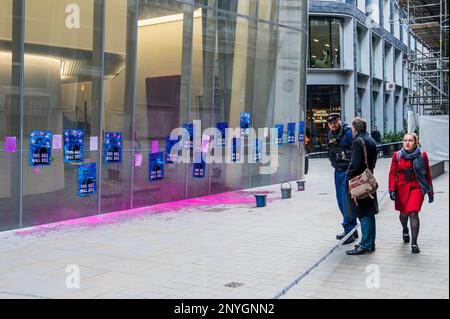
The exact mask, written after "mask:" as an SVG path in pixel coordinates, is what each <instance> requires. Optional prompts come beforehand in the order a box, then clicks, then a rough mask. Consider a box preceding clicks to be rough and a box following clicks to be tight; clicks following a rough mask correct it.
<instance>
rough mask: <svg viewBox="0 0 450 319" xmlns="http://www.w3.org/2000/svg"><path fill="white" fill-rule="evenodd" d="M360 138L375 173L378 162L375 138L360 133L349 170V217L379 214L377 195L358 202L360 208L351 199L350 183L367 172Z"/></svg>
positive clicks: (356, 138) (370, 166)
mask: <svg viewBox="0 0 450 319" xmlns="http://www.w3.org/2000/svg"><path fill="white" fill-rule="evenodd" d="M360 138H362V139H363V140H364V143H365V144H366V149H367V161H368V164H369V169H370V170H371V171H372V173H373V171H374V169H375V165H376V162H377V143H376V142H375V141H374V139H373V138H371V137H370V136H369V134H368V133H367V132H360V133H358V135H356V137H355V141H354V142H353V147H352V159H351V160H350V165H349V166H348V169H347V205H348V207H347V208H348V209H347V213H348V215H349V216H348V217H350V218H353V217H363V216H370V215H376V214H378V200H377V196H376V193H375V194H374V195H373V197H374V199H371V198H370V197H367V198H364V199H360V200H358V206H356V204H355V202H354V201H353V200H352V199H351V197H350V193H349V191H348V181H349V180H351V179H352V178H353V177H355V176H358V175H360V174H362V173H363V172H364V171H365V170H366V164H365V161H364V149H363V145H362V143H361V141H360Z"/></svg>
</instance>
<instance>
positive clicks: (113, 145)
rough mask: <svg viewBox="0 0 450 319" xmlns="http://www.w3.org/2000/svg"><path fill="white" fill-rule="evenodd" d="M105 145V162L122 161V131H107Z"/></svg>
mask: <svg viewBox="0 0 450 319" xmlns="http://www.w3.org/2000/svg"><path fill="white" fill-rule="evenodd" d="M104 147H105V151H104V160H105V163H120V162H122V133H120V132H106V133H105V142H104Z"/></svg>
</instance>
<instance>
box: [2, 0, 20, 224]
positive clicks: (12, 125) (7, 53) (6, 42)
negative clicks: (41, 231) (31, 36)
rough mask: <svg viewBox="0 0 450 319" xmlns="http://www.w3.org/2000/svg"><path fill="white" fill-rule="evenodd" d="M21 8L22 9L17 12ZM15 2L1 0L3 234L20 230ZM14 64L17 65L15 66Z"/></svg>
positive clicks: (16, 6)
mask: <svg viewBox="0 0 450 319" xmlns="http://www.w3.org/2000/svg"><path fill="white" fill-rule="evenodd" d="M17 9H19V10H17ZM18 11H19V12H20V6H18V5H17V4H15V5H14V8H13V0H1V1H0V181H1V186H0V231H2V230H6V229H10V228H16V227H19V223H20V216H19V200H20V197H19V196H20V188H19V186H20V185H19V180H20V177H19V169H20V161H19V154H20V149H18V148H19V147H20V124H19V121H20V115H19V87H20V82H19V77H18V76H19V74H20V68H21V65H20V61H21V57H20V55H21V54H20V51H19V50H18V48H19V47H18V46H14V49H13V46H12V42H13V41H19V39H18V32H17V25H16V26H15V33H14V34H13V28H14V27H13V20H16V22H17V20H18V19H17V18H16V19H13V12H15V13H16V14H17V12H18ZM13 61H14V62H15V63H14V64H13Z"/></svg>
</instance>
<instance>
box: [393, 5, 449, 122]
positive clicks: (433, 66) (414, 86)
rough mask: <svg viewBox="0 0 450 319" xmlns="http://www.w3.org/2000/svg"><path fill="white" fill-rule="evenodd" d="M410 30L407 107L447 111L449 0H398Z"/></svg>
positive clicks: (437, 112) (424, 112)
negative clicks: (413, 41)
mask: <svg viewBox="0 0 450 319" xmlns="http://www.w3.org/2000/svg"><path fill="white" fill-rule="evenodd" d="M398 3H399V5H400V6H401V9H402V11H403V12H404V16H405V18H404V19H403V20H404V24H405V25H406V28H407V30H408V33H409V34H410V35H412V37H414V38H415V39H416V41H417V42H418V43H420V44H419V45H416V46H412V45H411V40H409V41H410V42H409V43H410V46H409V48H408V57H407V61H406V62H407V64H408V74H409V81H408V83H409V90H408V108H409V109H410V110H411V111H413V112H414V113H416V114H419V115H444V114H445V115H448V114H449V106H448V105H449V104H448V84H449V83H448V0H399V1H398ZM410 39H411V37H410Z"/></svg>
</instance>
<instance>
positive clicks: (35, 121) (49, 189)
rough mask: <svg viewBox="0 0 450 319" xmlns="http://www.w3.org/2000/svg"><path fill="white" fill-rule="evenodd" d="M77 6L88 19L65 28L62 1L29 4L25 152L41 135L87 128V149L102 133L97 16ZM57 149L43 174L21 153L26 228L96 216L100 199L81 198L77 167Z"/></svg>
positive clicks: (87, 6) (91, 155)
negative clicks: (97, 119)
mask: <svg viewBox="0 0 450 319" xmlns="http://www.w3.org/2000/svg"><path fill="white" fill-rule="evenodd" d="M72 2H73V4H75V5H77V6H78V7H79V9H80V16H82V17H83V23H81V24H80V27H79V28H69V27H70V25H69V26H68V25H67V24H66V15H65V14H63V13H65V9H66V5H65V3H63V2H62V1H61V2H60V1H56V2H55V1H52V0H39V1H38V0H26V1H25V66H24V68H25V71H24V72H25V78H24V128H23V132H24V133H23V139H24V150H28V149H29V147H30V140H29V137H30V133H31V132H32V131H36V130H40V131H51V132H52V133H53V136H55V135H56V136H58V135H59V136H61V135H62V134H63V131H64V130H65V129H83V130H84V132H85V144H86V140H88V138H89V137H90V136H91V135H97V134H98V133H97V132H95V130H94V129H93V127H92V125H93V122H92V115H93V113H95V112H98V110H99V104H98V103H96V102H95V101H94V99H93V96H95V95H96V94H98V93H99V92H96V88H95V87H94V85H93V83H94V82H95V81H98V80H99V79H98V78H99V76H98V74H100V72H99V71H100V70H101V69H100V66H99V64H98V61H95V58H94V57H95V55H96V54H98V53H99V51H98V50H99V49H98V47H97V44H96V46H95V47H94V45H93V42H94V41H93V38H94V33H95V28H94V16H95V14H96V13H97V12H95V9H94V1H89V0H84V1H81V0H78V1H72ZM49 8H52V9H51V10H49ZM56 136H55V137H56ZM53 146H56V147H54V148H53V149H52V157H51V159H50V160H51V165H50V166H45V167H44V166H42V167H39V168H38V169H33V167H30V166H29V165H28V152H23V153H22V165H23V168H24V175H23V226H31V225H36V224H42V223H48V222H54V221H59V220H64V219H69V218H76V217H82V216H87V215H92V214H95V213H96V212H97V195H92V196H89V197H86V198H81V197H78V196H77V188H78V184H77V164H73V163H64V158H63V146H61V147H59V145H53ZM97 160H98V156H97V154H96V153H95V152H86V154H85V161H86V162H96V161H97Z"/></svg>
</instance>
